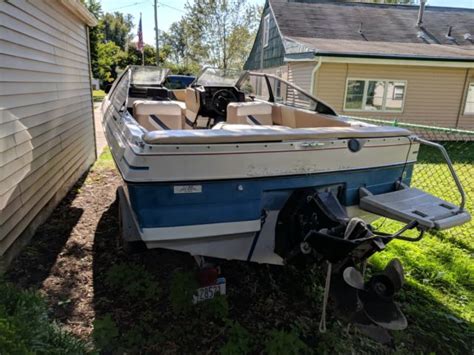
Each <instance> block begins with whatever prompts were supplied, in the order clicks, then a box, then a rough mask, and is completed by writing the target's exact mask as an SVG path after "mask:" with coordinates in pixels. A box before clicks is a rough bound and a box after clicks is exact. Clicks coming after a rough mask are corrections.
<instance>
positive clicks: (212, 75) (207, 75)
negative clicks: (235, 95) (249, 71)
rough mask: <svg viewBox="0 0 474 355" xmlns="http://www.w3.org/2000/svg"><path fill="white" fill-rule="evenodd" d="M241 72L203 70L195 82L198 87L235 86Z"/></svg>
mask: <svg viewBox="0 0 474 355" xmlns="http://www.w3.org/2000/svg"><path fill="white" fill-rule="evenodd" d="M242 74H243V72H242V71H240V70H233V69H217V68H205V69H204V70H203V71H202V73H201V75H200V76H199V78H198V79H197V80H196V83H195V84H196V85H198V86H235V84H237V82H238V81H239V78H240V77H241V76H242Z"/></svg>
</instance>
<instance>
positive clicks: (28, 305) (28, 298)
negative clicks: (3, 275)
mask: <svg viewBox="0 0 474 355" xmlns="http://www.w3.org/2000/svg"><path fill="white" fill-rule="evenodd" d="M88 352H89V350H88V348H87V345H86V344H85V343H84V342H82V341H80V340H78V339H76V338H75V337H73V336H71V335H69V334H68V333H66V332H64V331H63V330H61V328H60V327H59V326H58V325H57V324H56V323H54V322H53V321H51V320H50V319H49V318H48V308H47V307H46V303H45V302H44V300H43V298H42V297H41V296H40V295H39V294H37V293H36V292H33V291H27V290H20V289H17V288H16V287H15V286H13V285H11V284H9V283H6V282H0V353H2V354H85V353H88Z"/></svg>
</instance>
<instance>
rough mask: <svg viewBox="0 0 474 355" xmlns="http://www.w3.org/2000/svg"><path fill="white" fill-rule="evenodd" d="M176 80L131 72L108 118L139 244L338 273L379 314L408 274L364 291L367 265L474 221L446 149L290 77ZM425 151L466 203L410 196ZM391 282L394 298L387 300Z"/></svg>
mask: <svg viewBox="0 0 474 355" xmlns="http://www.w3.org/2000/svg"><path fill="white" fill-rule="evenodd" d="M168 74H169V73H168V71H167V70H166V69H161V68H157V67H143V66H141V67H140V66H130V67H128V68H127V69H126V70H125V71H124V72H123V73H122V75H121V76H120V77H119V78H117V80H116V81H115V82H114V84H113V86H112V88H111V90H110V92H109V93H108V95H107V96H106V97H105V100H104V102H103V104H102V107H101V109H102V113H103V126H104V131H105V136H106V139H107V141H108V145H109V147H110V150H111V153H112V156H113V159H114V161H115V164H116V166H117V169H118V171H119V172H120V174H121V176H122V179H123V186H122V187H121V188H120V189H119V191H118V195H119V202H120V216H121V221H120V223H121V231H122V232H121V234H122V238H123V239H124V240H125V241H126V242H128V243H133V242H141V243H144V244H145V245H146V247H147V248H165V249H172V250H178V251H184V252H188V253H190V254H191V255H195V256H202V257H212V258H219V259H232V260H244V261H249V262H257V263H267V264H276V265H286V264H292V263H295V264H307V263H321V264H323V265H329V266H330V267H328V269H329V270H330V272H329V273H328V278H330V277H331V275H336V274H337V275H339V276H340V278H341V279H343V280H344V281H345V284H346V285H348V286H349V287H351V288H353V289H354V290H356V291H357V292H358V293H359V294H360V295H359V296H360V297H359V296H358V297H359V298H364V297H365V296H363V295H365V294H366V293H367V292H368V294H369V296H368V298H369V299H368V300H367V299H366V300H365V301H366V303H367V304H369V303H370V302H372V301H373V300H372V299H371V297H372V296H373V295H374V294H377V295H378V296H379V298H380V297H382V298H383V299H387V297H388V298H390V297H391V296H392V295H393V293H395V291H397V290H398V289H399V288H400V287H401V284H402V280H403V272H402V267H401V264H400V263H399V261H397V260H394V261H392V262H391V263H389V265H388V266H387V268H386V269H385V270H384V272H383V277H379V278H378V279H376V281H373V280H372V279H371V280H369V282H365V281H364V280H363V277H364V275H363V272H362V271H361V268H360V265H363V263H364V262H365V261H366V260H367V258H368V257H370V256H371V255H373V254H374V253H376V252H379V251H381V250H383V249H384V247H385V246H386V245H387V244H388V243H389V242H391V241H392V240H394V239H403V240H414V241H417V240H420V239H421V237H422V236H423V233H424V232H426V231H429V230H443V229H447V228H452V227H454V226H457V225H461V224H463V223H466V222H467V221H469V220H470V215H469V213H468V212H467V211H466V210H465V208H464V205H465V194H464V191H463V188H462V186H461V183H460V182H459V179H458V177H457V175H456V172H455V171H454V169H453V166H452V164H451V161H450V160H449V156H448V155H447V153H446V151H445V150H444V148H443V147H442V146H441V145H439V144H437V143H433V142H429V141H426V140H424V139H422V138H420V137H417V136H416V135H414V134H412V133H411V132H410V131H408V130H406V129H403V128H400V127H392V126H390V127H388V126H387V127H380V126H375V125H371V124H368V123H364V122H361V121H358V120H356V119H353V118H349V117H345V116H342V115H338V114H337V113H336V111H335V110H334V109H333V108H331V106H330V105H328V104H327V103H325V102H323V101H322V100H319V99H318V98H316V97H314V96H313V95H311V94H310V93H308V92H305V91H304V90H303V89H301V88H299V87H298V86H296V85H294V84H292V83H290V82H288V81H286V80H284V79H282V78H280V77H278V76H274V75H270V74H265V73H260V72H249V71H243V72H240V71H234V70H228V69H227V70H224V69H216V68H205V69H204V70H203V71H202V72H201V73H200V75H199V76H198V77H197V78H196V79H195V80H194V82H193V83H192V84H191V85H190V86H189V87H187V88H185V89H181V90H171V89H168V88H166V87H165V86H164V84H163V83H164V82H165V81H166V77H167V75H168ZM421 145H429V146H431V147H434V148H436V149H438V150H439V152H440V154H441V155H442V156H443V157H444V159H445V160H446V164H447V165H448V167H449V169H450V171H451V174H452V177H453V179H454V180H455V182H456V186H457V188H458V190H459V194H460V196H461V197H460V198H461V203H460V204H459V205H454V204H452V203H449V202H447V201H444V200H442V199H440V198H438V197H436V196H433V195H431V194H429V193H427V192H425V191H422V190H419V189H416V188H413V187H410V182H411V178H412V174H413V168H414V165H415V163H416V160H417V155H418V151H419V149H420V146H421ZM379 217H387V218H391V219H394V220H397V221H400V222H401V223H402V227H401V228H400V230H399V231H397V232H396V233H384V232H382V231H378V230H376V229H375V228H373V227H372V226H371V222H373V221H374V220H375V219H377V218H379ZM408 230H416V231H418V236H417V237H410V236H407V235H406V231H408ZM387 280H388V281H387ZM380 283H382V284H383V285H384V287H382V289H384V290H385V291H384V292H388V293H390V295H386V294H381V292H382V291H380V289H381V288H380ZM374 285H376V286H374ZM327 288H328V287H327ZM369 289H370V292H369ZM387 289H389V290H391V291H390V292H389V291H387ZM382 293H383V292H382ZM392 304H393V303H390V306H387V307H386V308H387V309H389V310H393V307H396V306H393V305H392ZM368 308H370V307H369V306H368ZM372 308H373V307H372ZM375 308H380V307H378V306H377V307H375ZM393 312H394V313H395V314H399V313H398V309H395V311H393ZM393 312H392V313H393ZM366 313H370V311H368V312H366ZM372 313H373V312H372ZM369 317H371V319H372V320H373V319H375V320H374V322H375V323H377V324H379V325H383V326H385V327H387V328H389V329H399V328H400V329H401V328H403V327H404V326H406V319H405V320H404V319H403V317H402V316H398V318H397V317H395V318H397V319H396V321H395V322H394V323H393V322H392V323H390V322H389V321H386V320H385V321H384V320H380V314H376V315H374V314H370V315H369ZM389 318H390V317H389ZM384 322H385V323H384ZM387 324H388V326H387ZM390 327H391V328H390Z"/></svg>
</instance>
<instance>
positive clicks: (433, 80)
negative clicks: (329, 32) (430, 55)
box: [316, 62, 474, 129]
mask: <svg viewBox="0 0 474 355" xmlns="http://www.w3.org/2000/svg"><path fill="white" fill-rule="evenodd" d="M466 72H467V69H462V68H440V67H422V66H397V65H364V64H332V63H324V62H323V64H322V65H321V67H320V69H319V71H318V74H317V84H316V92H317V95H318V97H320V98H321V99H322V100H324V101H326V102H327V103H328V104H330V105H332V106H333V107H334V109H335V110H337V111H338V112H339V113H343V114H347V115H352V116H361V117H364V116H365V117H376V118H382V119H400V120H402V121H407V122H412V123H419V124H431V125H437V126H442V127H450V128H453V127H455V126H456V122H457V120H458V115H459V113H460V111H459V109H460V105H461V101H462V100H463V96H464V91H465V79H466ZM470 75H471V76H473V74H472V73H471V74H470ZM347 78H363V79H393V80H405V81H406V82H407V88H406V98H405V105H404V109H403V112H376V111H372V112H371V111H364V112H360V111H350V110H347V111H344V109H343V107H344V94H345V90H346V79H347ZM461 113H462V111H461ZM459 128H465V129H473V128H474V125H473V123H472V120H470V121H469V119H464V118H462V117H461V119H460V125H459Z"/></svg>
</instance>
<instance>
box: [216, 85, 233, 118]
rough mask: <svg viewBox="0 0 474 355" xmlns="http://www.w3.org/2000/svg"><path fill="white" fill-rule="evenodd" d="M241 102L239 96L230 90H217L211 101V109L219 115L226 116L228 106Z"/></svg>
mask: <svg viewBox="0 0 474 355" xmlns="http://www.w3.org/2000/svg"><path fill="white" fill-rule="evenodd" d="M237 101H239V100H238V98H237V96H236V95H235V94H234V93H233V92H232V91H231V90H229V89H221V90H217V91H216V92H215V93H214V95H212V99H211V107H212V109H213V110H214V111H215V112H216V113H217V114H218V115H222V116H226V114H227V105H228V104H230V103H231V102H237Z"/></svg>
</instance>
